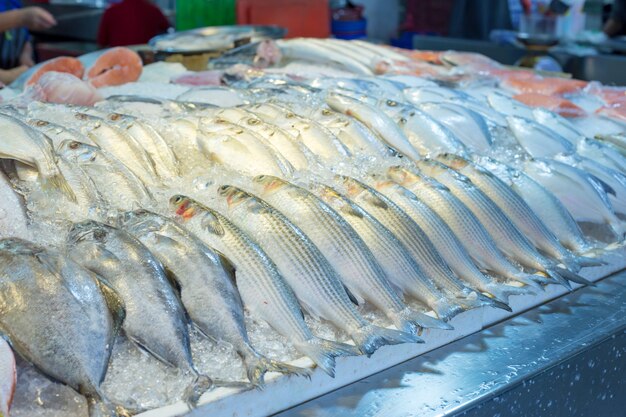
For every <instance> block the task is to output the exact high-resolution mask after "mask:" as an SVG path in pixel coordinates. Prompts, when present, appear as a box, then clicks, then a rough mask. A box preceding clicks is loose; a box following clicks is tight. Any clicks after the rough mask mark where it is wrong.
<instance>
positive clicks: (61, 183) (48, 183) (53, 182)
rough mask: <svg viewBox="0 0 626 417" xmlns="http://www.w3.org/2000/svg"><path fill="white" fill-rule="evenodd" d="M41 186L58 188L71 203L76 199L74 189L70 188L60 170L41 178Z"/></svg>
mask: <svg viewBox="0 0 626 417" xmlns="http://www.w3.org/2000/svg"><path fill="white" fill-rule="evenodd" d="M41 186H42V188H44V189H46V188H51V189H55V190H59V191H60V192H61V193H63V194H65V195H66V196H67V198H69V199H70V201H71V202H73V203H76V202H77V201H78V199H77V198H76V194H75V193H74V190H72V187H70V184H69V183H68V182H67V180H66V179H65V177H64V176H63V174H61V173H60V172H59V173H58V174H56V175H53V176H51V177H48V178H45V179H43V180H42V185H41Z"/></svg>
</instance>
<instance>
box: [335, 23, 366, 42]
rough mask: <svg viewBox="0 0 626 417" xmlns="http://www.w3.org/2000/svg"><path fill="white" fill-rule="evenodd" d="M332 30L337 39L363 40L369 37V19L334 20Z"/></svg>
mask: <svg viewBox="0 0 626 417" xmlns="http://www.w3.org/2000/svg"><path fill="white" fill-rule="evenodd" d="M330 30H331V32H332V34H333V36H334V37H335V38H337V39H361V38H365V37H367V19H361V20H347V21H344V20H332V21H331V24H330Z"/></svg>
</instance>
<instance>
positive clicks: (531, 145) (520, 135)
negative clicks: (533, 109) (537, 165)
mask: <svg viewBox="0 0 626 417" xmlns="http://www.w3.org/2000/svg"><path fill="white" fill-rule="evenodd" d="M506 120H507V122H508V123H509V127H510V128H511V131H512V132H513V135H515V138H516V139H517V141H518V142H519V144H520V145H521V146H522V147H523V148H524V150H526V152H528V153H529V154H530V155H531V156H533V157H535V158H546V157H553V156H555V155H557V154H560V153H563V154H572V153H574V152H575V151H576V148H575V147H574V145H572V143H571V142H570V141H568V140H567V139H565V138H564V137H562V136H561V135H559V134H558V133H556V132H554V131H552V130H550V129H548V128H547V127H545V126H542V125H540V124H539V123H535V122H534V121H532V120H530V119H526V118H523V117H519V116H508V117H507V118H506Z"/></svg>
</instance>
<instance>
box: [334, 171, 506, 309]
mask: <svg viewBox="0 0 626 417" xmlns="http://www.w3.org/2000/svg"><path fill="white" fill-rule="evenodd" d="M339 180H340V181H341V182H343V184H344V186H345V188H346V191H347V194H346V196H347V197H348V198H350V199H351V200H352V201H354V202H355V203H356V204H359V205H360V206H361V207H363V209H364V210H366V211H367V212H368V213H370V214H371V215H372V216H374V217H375V218H376V219H377V220H378V221H380V222H381V223H382V224H383V225H384V226H385V227H386V228H387V229H389V230H390V231H391V232H392V233H393V234H394V235H395V236H396V237H398V239H399V240H400V242H402V243H403V244H404V246H405V247H406V248H407V249H408V250H409V252H410V253H411V256H412V257H413V259H414V260H415V261H416V262H417V264H418V265H419V266H420V267H421V268H422V270H423V271H424V273H425V274H426V275H427V276H428V278H429V279H430V280H432V281H433V282H434V283H435V285H437V286H438V287H439V288H440V289H441V290H443V291H444V292H445V293H447V294H448V295H450V296H452V297H454V298H455V301H456V302H457V303H458V304H460V305H462V306H463V307H464V308H466V309H471V308H478V307H483V306H492V307H497V308H501V309H504V310H507V311H510V309H511V308H510V307H509V306H508V305H507V304H505V303H503V302H501V301H498V300H494V299H490V298H488V297H486V296H484V295H482V294H480V293H477V292H476V291H474V290H472V289H471V288H469V287H467V286H465V285H463V283H462V282H461V281H459V279H458V278H457V276H456V275H455V274H454V273H453V272H452V270H451V269H450V267H449V266H448V264H447V263H446V262H445V261H444V260H443V258H442V257H441V255H440V254H439V252H438V251H437V250H436V249H435V247H434V245H433V243H432V242H431V240H430V239H429V238H428V236H427V235H426V233H425V232H424V230H422V228H420V227H419V226H418V225H417V224H416V223H415V222H414V221H413V219H411V218H410V217H409V216H408V215H407V214H406V213H405V212H404V211H403V210H402V209H401V208H400V207H398V206H397V205H396V204H395V203H394V202H392V201H391V200H390V199H388V198H387V197H385V196H384V195H382V194H380V193H379V192H377V191H376V190H374V189H372V188H371V187H369V186H367V185H365V184H364V183H362V182H360V181H358V180H356V179H354V178H351V177H347V176H342V177H339Z"/></svg>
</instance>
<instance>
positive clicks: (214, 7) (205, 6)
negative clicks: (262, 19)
mask: <svg viewBox="0 0 626 417" xmlns="http://www.w3.org/2000/svg"><path fill="white" fill-rule="evenodd" d="M235 2H236V0H176V30H189V29H196V28H201V27H205V26H223V25H234V24H235V23H236V22H237V18H236V10H235Z"/></svg>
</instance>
